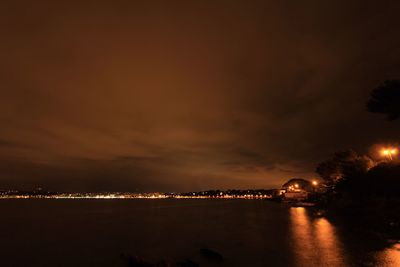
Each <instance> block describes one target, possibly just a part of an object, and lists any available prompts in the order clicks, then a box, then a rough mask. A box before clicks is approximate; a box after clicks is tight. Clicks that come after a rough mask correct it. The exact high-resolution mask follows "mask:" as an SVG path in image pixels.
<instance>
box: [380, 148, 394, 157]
mask: <svg viewBox="0 0 400 267" xmlns="http://www.w3.org/2000/svg"><path fill="white" fill-rule="evenodd" d="M397 153H398V151H397V148H385V149H383V150H382V151H381V154H382V155H383V156H384V157H386V158H387V159H389V160H393V156H395V155H396V154H397Z"/></svg>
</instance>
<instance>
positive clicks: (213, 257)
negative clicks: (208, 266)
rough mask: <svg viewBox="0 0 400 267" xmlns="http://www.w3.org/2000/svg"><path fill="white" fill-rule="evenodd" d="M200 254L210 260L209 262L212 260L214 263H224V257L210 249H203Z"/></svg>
mask: <svg viewBox="0 0 400 267" xmlns="http://www.w3.org/2000/svg"><path fill="white" fill-rule="evenodd" d="M200 253H201V255H202V256H203V257H204V258H206V259H208V260H212V261H223V260H224V258H223V257H222V255H221V254H219V253H218V252H216V251H214V250H211V249H208V248H202V249H200Z"/></svg>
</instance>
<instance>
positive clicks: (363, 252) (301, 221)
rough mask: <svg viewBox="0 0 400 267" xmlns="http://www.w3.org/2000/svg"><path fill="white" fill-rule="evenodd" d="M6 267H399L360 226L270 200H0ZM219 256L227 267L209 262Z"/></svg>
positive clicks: (398, 249) (396, 251)
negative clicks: (168, 266) (180, 264)
mask: <svg viewBox="0 0 400 267" xmlns="http://www.w3.org/2000/svg"><path fill="white" fill-rule="evenodd" d="M0 211H1V215H0V216H1V217H0V266H128V263H127V261H126V260H124V259H122V258H121V254H125V255H128V254H129V255H138V256H140V257H142V258H144V259H146V260H148V261H151V262H159V261H160V260H162V259H164V260H167V261H169V262H177V261H182V260H186V259H191V260H192V261H194V262H197V263H198V264H199V265H200V266H307V267H308V266H310V267H312V266H393V267H394V266H396V267H397V266H400V245H399V244H396V243H394V244H393V245H391V246H387V247H386V248H382V247H381V246H378V245H377V244H376V240H375V239H374V235H370V234H369V233H366V232H365V231H364V230H361V228H365V227H357V226H349V225H346V224H344V223H338V222H336V223H332V222H330V221H329V220H327V219H325V218H323V217H316V216H314V215H312V214H311V212H310V211H308V210H307V209H304V208H290V207H288V206H285V205H283V204H278V203H271V202H268V201H264V200H201V199H197V200H196V199H185V200H174V199H165V200H0ZM201 248H209V249H212V250H214V251H217V252H219V253H220V254H221V255H222V256H223V257H224V261H223V262H222V263H217V262H213V261H212V260H209V259H206V258H203V257H202V255H201V254H200V253H199V250H200V249H201Z"/></svg>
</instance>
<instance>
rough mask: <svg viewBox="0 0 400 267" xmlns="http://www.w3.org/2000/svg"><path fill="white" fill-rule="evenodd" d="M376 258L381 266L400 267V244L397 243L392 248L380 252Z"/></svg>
mask: <svg viewBox="0 0 400 267" xmlns="http://www.w3.org/2000/svg"><path fill="white" fill-rule="evenodd" d="M376 260H377V262H379V264H380V265H379V266H382V267H398V266H400V244H399V243H397V244H395V245H393V246H392V247H390V248H387V249H385V250H384V251H382V252H379V253H378V254H377V255H376Z"/></svg>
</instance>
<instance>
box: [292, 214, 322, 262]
mask: <svg viewBox="0 0 400 267" xmlns="http://www.w3.org/2000/svg"><path fill="white" fill-rule="evenodd" d="M290 218H291V220H292V226H291V229H292V234H293V244H294V252H295V254H296V260H295V261H296V264H297V265H298V266H310V263H311V262H312V261H313V259H315V258H316V254H315V244H314V242H313V241H314V240H313V239H312V233H311V223H310V220H309V218H308V216H307V214H306V210H305V209H304V208H291V209H290ZM314 265H317V264H316V263H314Z"/></svg>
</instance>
